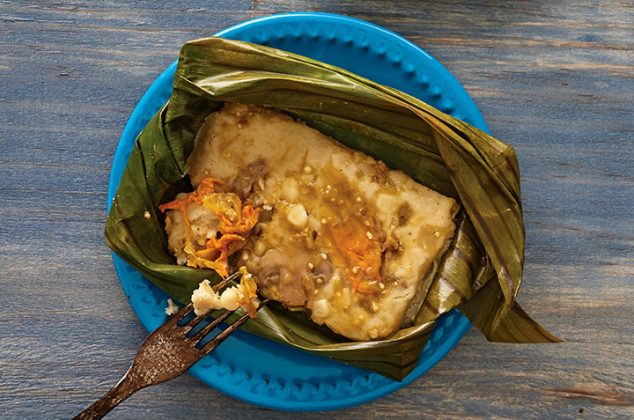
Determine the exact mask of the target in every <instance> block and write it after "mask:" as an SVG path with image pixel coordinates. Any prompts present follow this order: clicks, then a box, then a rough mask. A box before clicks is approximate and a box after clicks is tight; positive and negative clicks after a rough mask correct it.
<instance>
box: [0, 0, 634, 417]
mask: <svg viewBox="0 0 634 420" xmlns="http://www.w3.org/2000/svg"><path fill="white" fill-rule="evenodd" d="M215 3H216V2H205V1H202V0H196V1H189V2H185V1H169V2H165V1H156V2H143V3H141V2H132V1H120V2H114V1H102V2H89V1H65V2H47V1H42V2H28V3H26V2H21V1H16V2H6V1H0V126H1V127H2V128H1V129H0V150H2V154H0V173H1V174H2V180H1V181H0V264H1V265H0V267H1V270H0V288H1V290H2V298H0V410H1V412H2V414H3V416H4V417H7V418H33V417H38V418H41V417H45V418H67V417H69V416H71V415H73V414H76V413H77V412H79V411H80V409H81V408H83V407H84V406H85V405H86V404H87V403H89V402H91V401H92V400H93V399H95V398H96V397H98V396H99V395H100V394H101V393H102V392H103V391H105V390H106V389H107V388H108V387H109V386H110V385H112V384H113V383H114V382H116V380H118V378H119V376H120V375H121V374H122V373H123V371H124V370H125V368H126V366H127V364H128V362H129V361H130V360H131V359H132V357H133V355H134V353H135V352H136V349H137V346H138V345H139V344H140V342H141V341H142V339H143V337H144V336H145V333H144V331H143V330H142V328H141V326H140V325H139V323H138V321H137V319H136V318H135V316H134V314H133V313H132V311H131V309H130V307H129V305H128V303H127V302H126V299H125V296H124V295H123V292H122V290H121V288H120V286H119V283H118V280H117V278H116V275H115V273H114V270H113V268H112V262H111V258H110V253H109V250H108V248H107V247H106V245H105V243H104V239H103V225H104V218H105V201H106V190H107V184H108V176H109V171H110V165H111V162H112V158H113V154H114V151H115V148H116V145H117V142H118V138H119V136H120V134H121V131H122V129H123V126H124V124H125V122H126V120H127V118H128V116H129V114H130V113H131V111H132V109H133V108H134V106H135V104H136V102H137V101H138V99H139V98H140V97H141V95H142V94H143V92H144V91H145V89H146V88H147V87H148V86H149V84H150V83H151V82H152V80H153V79H154V78H155V77H156V76H157V75H158V74H159V73H160V72H161V71H162V70H163V69H164V68H165V67H166V66H167V65H168V64H169V63H170V62H171V61H173V60H174V59H175V57H176V56H177V53H178V49H179V46H180V45H181V44H182V43H183V42H185V41H186V40H188V39H192V38H196V37H201V36H205V35H209V34H211V33H213V32H215V31H217V30H219V29H221V28H224V27H226V26H228V25H230V24H233V23H237V22H239V21H242V20H244V19H248V18H252V17H256V16H262V15H267V14H270V13H278V12H286V11H291V10H319V11H326V12H333V13H343V14H348V15H351V16H355V17H359V18H362V19H367V20H370V21H372V22H375V23H377V24H379V25H382V26H385V27H387V28H389V29H392V30H394V31H396V32H398V33H400V34H402V35H404V36H406V37H408V38H409V39H411V40H412V41H414V42H415V43H417V44H419V45H421V46H423V47H424V48H425V49H426V50H427V51H428V52H430V53H431V54H432V55H434V56H436V57H437V58H438V59H440V61H441V62H443V63H444V64H445V65H446V67H447V68H448V69H449V70H450V71H451V72H452V73H453V74H454V75H456V77H457V78H458V79H460V80H461V81H462V82H463V84H464V85H465V86H466V88H467V90H468V91H469V92H470V93H471V95H472V97H473V98H474V99H475V101H476V103H477V104H478V105H479V107H480V109H481V110H482V112H483V114H484V116H485V118H486V119H487V121H488V123H489V126H490V127H491V130H492V132H493V133H494V134H495V135H496V136H497V137H499V138H501V139H503V140H505V141H507V142H509V143H511V144H512V145H513V146H514V147H515V148H516V150H517V153H518V155H519V159H520V165H521V171H522V183H523V184H522V185H523V200H524V210H525V219H526V231H527V244H526V245H527V247H526V249H527V251H526V257H527V262H526V273H525V278H524V280H525V283H524V287H523V290H522V291H521V293H520V301H521V303H522V304H523V306H524V307H525V308H526V309H527V311H528V312H529V313H531V314H532V315H533V316H535V317H536V318H537V319H538V320H540V321H542V322H543V323H544V324H545V325H546V326H547V327H548V328H550V329H551V330H552V331H553V332H554V333H556V334H557V335H559V336H560V337H563V338H565V339H566V340H567V341H566V342H565V343H563V344H560V345H535V346H517V345H502V344H495V345H494V344H489V343H487V342H486V340H485V339H484V338H483V337H482V336H481V335H480V334H479V333H478V332H477V331H475V330H472V331H471V332H470V333H469V334H468V335H467V336H466V337H465V339H463V340H462V342H461V343H460V344H459V346H458V347H457V348H456V349H455V350H454V351H452V352H451V353H450V354H449V355H448V356H447V357H446V358H445V359H444V360H443V361H441V362H440V363H439V364H438V365H437V366H436V367H435V368H434V369H433V370H432V371H430V372H429V373H428V374H427V375H425V376H424V377H423V378H421V379H420V380H418V381H416V382H415V383H413V384H411V385H410V386H408V387H406V388H405V389H402V390H400V391H398V392H396V393H394V394H392V395H390V396H388V397H386V398H382V399H380V400H378V401H376V402H374V403H372V404H368V405H365V406H362V407H357V408H353V409H349V410H345V411H341V412H337V413H329V414H327V416H331V417H348V416H356V417H359V416H360V417H386V416H387V417H402V416H405V417H422V416H429V417H442V418H464V417H516V418H523V417H530V418H533V417H592V418H594V417H611V418H628V417H629V418H631V417H634V357H633V356H632V355H633V354H634V327H633V321H634V303H633V302H634V252H633V251H634V216H633V212H632V207H634V118H633V116H634V29H633V28H634V27H633V22H634V7H633V5H632V3H631V2H629V1H609V2H583V1H576V0H562V1H558V2H550V1H544V0H541V1H532V2H496V1H485V2H479V1H468V0H460V1H454V2H447V3H443V2H429V3H421V2H418V1H409V0H408V1H399V2H396V1H378V0H371V1H364V2H356V1H319V2H317V1H310V0H295V1H289V0H279V1H268V0H261V1H253V2H249V1H242V0H230V1H224V2H217V4H215ZM150 415H151V416H157V417H188V418H204V417H209V416H214V417H215V416H218V417H236V418H243V417H252V416H257V417H263V418H268V417H275V418H278V417H289V418H291V417H295V415H291V414H283V413H277V412H272V411H269V410H265V409H261V408H258V407H254V406H250V405H247V404H245V403H242V402H239V401H235V400H233V399H231V398H228V397H225V396H223V395H220V394H219V393H218V392H216V391H214V390H212V389H210V388H207V387H206V386H204V385H202V384H201V383H199V382H198V381H197V380H195V379H193V378H192V377H190V376H185V377H181V378H179V379H177V380H176V381H173V382H170V383H167V384H163V385H160V386H157V387H154V388H150V389H147V390H144V391H142V392H140V393H139V394H138V395H136V396H134V397H133V398H132V399H130V400H129V401H127V402H126V403H125V404H123V405H122V406H121V407H119V408H117V409H116V410H115V411H114V412H113V416H112V417H113V418H140V417H144V416H150ZM323 416H324V414H320V413H314V414H308V415H306V417H307V418H317V417H323Z"/></svg>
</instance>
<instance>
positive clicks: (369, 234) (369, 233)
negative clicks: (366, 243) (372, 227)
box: [365, 231, 374, 239]
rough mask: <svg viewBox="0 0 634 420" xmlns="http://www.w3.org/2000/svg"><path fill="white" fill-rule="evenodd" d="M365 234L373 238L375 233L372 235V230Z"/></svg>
mask: <svg viewBox="0 0 634 420" xmlns="http://www.w3.org/2000/svg"><path fill="white" fill-rule="evenodd" d="M365 235H366V236H367V237H368V239H372V238H374V235H372V232H370V231H367V232H366V233H365Z"/></svg>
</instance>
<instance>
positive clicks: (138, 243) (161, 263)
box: [106, 38, 558, 380]
mask: <svg viewBox="0 0 634 420" xmlns="http://www.w3.org/2000/svg"><path fill="white" fill-rule="evenodd" d="M225 101H236V102H243V103H250V104H257V105H262V106H268V107H273V108H276V109H278V110H280V111H283V112H286V113H288V114H290V115H291V116H293V117H295V118H298V119H301V120H302V121H304V122H305V123H306V124H308V125H309V126H311V127H313V128H315V129H317V130H319V131H321V132H323V133H324V134H327V135H329V136H331V137H333V138H335V139H337V140H338V141H340V142H341V143H343V144H345V145H347V146H349V147H351V148H354V149H357V150H360V151H362V152H364V153H366V154H368V155H370V156H372V157H374V158H376V159H379V160H382V161H384V162H385V163H386V164H387V165H388V166H389V167H391V168H395V169H401V170H403V171H404V172H405V173H407V174H408V175H409V176H411V177H412V178H413V179H415V180H416V181H417V182H419V183H421V184H423V185H427V186H428V187H430V188H433V189H435V190H436V191H439V192H440V193H442V194H445V195H447V196H450V197H453V198H455V199H456V200H458V202H459V203H460V204H461V207H462V210H461V212H460V213H459V215H458V216H457V229H456V234H455V235H454V238H453V240H452V242H451V245H450V247H449V249H448V250H447V252H446V253H445V254H444V256H443V258H442V260H441V262H440V265H439V269H438V270H437V273H436V275H435V277H434V278H433V280H432V282H431V283H430V284H429V285H428V290H427V294H426V298H425V299H424V303H423V305H422V307H421V309H420V311H419V313H418V314H417V316H416V320H415V323H414V325H412V326H411V327H408V328H403V329H401V330H399V331H398V332H397V333H396V334H394V335H393V336H392V337H389V338H387V339H384V340H378V341H370V342H350V341H349V340H347V339H345V338H343V337H341V336H338V335H336V334H334V333H333V332H331V331H330V330H328V329H327V328H325V327H321V326H318V325H316V324H314V323H313V322H311V321H310V320H309V319H308V317H307V316H305V315H304V314H302V313H293V312H290V311H288V310H286V309H284V308H283V307H281V306H280V305H277V304H272V305H268V306H267V307H266V308H264V309H262V310H261V311H260V313H259V314H258V317H257V318H256V319H253V320H250V321H249V322H248V323H247V324H245V326H244V327H243V329H244V330H246V331H249V332H251V333H253V334H257V335H259V336H262V337H266V338H269V339H271V340H274V341H277V342H281V343H284V344H288V345H290V346H293V347H296V348H299V349H303V350H306V351H309V352H312V353H316V354H319V355H323V356H327V357H330V358H333V359H337V360H340V361H342V362H345V363H348V364H351V365H354V366H358V367H362V368H366V369H370V370H373V371H376V372H378V373H380V374H382V375H384V376H387V377H390V378H393V379H396V380H401V379H403V378H404V377H405V376H406V375H407V374H408V373H409V372H410V371H411V370H412V369H413V368H414V367H415V366H416V363H417V361H418V359H419V357H420V354H421V351H422V348H423V346H424V345H425V343H426V340H427V339H428V337H429V335H430V333H431V331H432V329H433V327H434V325H435V322H436V320H437V319H438V317H439V316H440V315H442V314H443V313H445V312H448V311H450V310H452V309H453V308H459V309H460V310H462V312H463V313H464V314H465V315H466V316H467V317H468V318H469V319H470V320H471V321H472V322H473V323H474V324H475V325H476V326H477V327H478V328H479V329H480V331H482V333H484V334H485V336H486V337H487V338H488V339H489V340H490V341H500V342H516V343H539V342H556V341H558V339H557V338H556V337H554V336H552V335H551V334H549V333H548V332H546V331H545V330H544V329H543V328H542V327H541V326H540V325H539V324H537V323H536V322H535V321H533V320H532V319H531V318H530V317H529V316H528V315H527V314H526V313H525V312H524V311H523V310H522V309H521V308H520V306H519V305H518V304H517V302H516V300H515V298H516V295H517V292H518V289H519V287H520V283H521V279H522V267H523V263H524V225H523V218H522V208H521V202H520V183H519V168H518V162H517V159H516V156H515V153H514V151H513V149H512V148H511V147H510V146H509V145H507V144H505V143H503V142H501V141H499V140H496V139H495V138H493V137H491V136H490V135H488V134H486V133H484V132H483V131H481V130H479V129H477V128H475V127H473V126H471V125H469V124H466V123H464V122H462V121H460V120H458V119H455V118H453V117H451V116H450V115H447V114H444V113H443V112H441V111H439V110H437V109H435V108H433V107H431V106H430V105H428V104H426V103H424V102H422V101H420V100H418V99H416V98H414V97H412V96H410V95H407V94H405V93H403V92H400V91H397V90H395V89H392V88H389V87H386V86H383V85H380V84H377V83H375V82H373V81H371V80H368V79H365V78H362V77H360V76H358V75H355V74H353V73H350V72H348V71H345V70H343V69H340V68H337V67H334V66H330V65H328V64H325V63H321V62H318V61H315V60H312V59H309V58H306V57H303V56H298V55H294V54H290V53H287V52H284V51H281V50H277V49H273V48H268V47H264V46H260V45H255V44H250V43H246V42H241V41H231V40H225V39H221V38H205V39H200V40H195V41H191V42H189V43H187V44H185V45H184V46H183V48H182V50H181V53H180V57H179V62H178V68H177V70H176V74H175V78H174V89H173V94H172V96H171V98H170V99H169V101H168V103H167V104H166V105H165V106H164V107H163V108H162V109H161V110H160V111H159V112H158V113H157V114H156V115H155V116H154V117H153V118H152V120H151V121H150V122H149V123H148V125H147V126H146V127H145V129H144V130H143V131H142V132H141V134H140V135H139V136H138V138H137V140H136V143H135V146H134V150H133V151H132V154H131V156H130V158H129V161H128V164H127V167H126V170H125V172H124V175H123V178H122V179H121V183H120V185H119V188H118V190H117V194H116V197H115V199H114V202H113V205H112V207H111V210H110V213H109V215H108V219H107V224H106V239H107V242H108V245H109V246H110V248H112V250H114V252H116V253H117V254H118V255H119V256H120V257H121V258H123V259H124V260H125V261H127V262H128V263H130V264H131V265H133V266H134V267H136V268H137V269H138V270H139V271H140V272H141V273H143V275H144V276H145V277H147V278H148V279H149V280H150V281H152V282H153V283H154V284H155V285H157V286H158V287H160V288H161V289H163V290H164V291H165V292H167V293H168V294H169V295H171V296H173V297H174V298H176V299H177V300H179V301H180V302H182V303H185V302H189V300H190V296H191V293H192V291H193V290H194V289H196V288H197V287H198V284H199V283H200V282H201V281H202V280H203V279H210V280H211V281H212V283H213V282H215V281H218V280H219V278H218V277H217V276H216V275H215V273H214V272H212V271H210V270H202V269H193V268H189V267H185V266H178V265H176V263H175V259H174V257H173V256H172V255H170V254H169V252H168V249H167V238H166V234H165V232H164V229H163V223H164V217H163V216H162V215H161V214H160V212H158V210H157V208H158V205H159V204H160V203H163V202H165V201H168V200H170V199H172V198H173V197H174V196H175V195H176V194H177V193H179V192H183V191H191V185H190V184H189V181H188V178H187V176H186V174H185V164H186V161H187V158H188V156H189V154H190V153H191V151H192V149H193V146H194V139H195V136H196V133H197V131H198V129H199V128H200V126H201V125H202V123H203V121H204V119H205V118H206V117H207V115H208V114H209V113H210V112H214V111H216V110H218V109H219V108H220V107H221V106H222V104H223V103H224V102H225ZM412 205H415V203H412ZM146 211H149V212H150V215H151V217H150V219H149V220H148V219H146V218H145V217H144V213H145V212H146Z"/></svg>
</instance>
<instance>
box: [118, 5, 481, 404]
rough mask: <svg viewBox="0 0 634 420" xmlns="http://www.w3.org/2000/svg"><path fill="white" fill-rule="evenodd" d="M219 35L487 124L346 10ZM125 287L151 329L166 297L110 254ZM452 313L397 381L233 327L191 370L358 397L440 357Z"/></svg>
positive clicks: (150, 94) (226, 383) (268, 400)
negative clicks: (349, 73) (308, 61)
mask: <svg viewBox="0 0 634 420" xmlns="http://www.w3.org/2000/svg"><path fill="white" fill-rule="evenodd" d="M216 35H217V36H221V37H225V38H230V39H236V40H243V41H250V42H254V43H258V44H263V45H269V46H272V47H276V48H280V49H283V50H286V51H291V52H294V53H297V54H302V55H305V56H308V57H312V58H314V59H317V60H321V61H324V62H327V63H330V64H334V65H336V66H340V67H343V68H345V69H348V70H350V71H352V72H355V73H357V74H360V75H362V76H365V77H367V78H370V79H373V80H375V81H377V82H379V83H382V84H385V85H389V86H392V87H394V88H397V89H400V90H402V91H405V92H407V93H409V94H411V95H413V96H416V97H418V98H420V99H422V100H423V101H425V102H427V103H429V104H431V105H433V106H435V107H436V108H438V109H440V110H442V111H444V112H447V113H450V114H452V115H454V116H455V117H458V118H461V119H462V120H464V121H467V122H469V123H471V124H473V125H475V126H477V127H479V128H481V129H483V130H487V126H486V123H485V122H484V119H483V118H482V115H481V114H480V112H479V111H478V108H477V107H476V106H475V104H474V103H473V101H472V100H471V98H470V97H469V95H468V94H467V93H466V92H465V90H464V89H463V88H462V86H461V85H460V83H459V82H458V81H457V80H456V79H455V78H454V77H453V76H452V75H451V74H450V73H449V71H448V70H447V69H445V68H444V67H443V66H442V65H441V64H440V63H439V62H438V61H437V60H436V59H434V58H433V57H431V56H430V55H429V54H427V53H426V52H425V51H423V50H422V49H420V48H419V47H417V46H416V45H414V44H412V43H411V42H409V41H407V40H406V39H404V38H402V37H400V36H399V35H397V34H395V33H393V32H390V31H388V30H386V29H384V28H381V27H379V26H376V25H373V24H371V23H368V22H364V21H362V20H358V19H352V18H349V17H344V16H339V15H331V14H324V13H292V14H281V15H273V16H268V17H264V18H260V19H254V20H250V21H247V22H244V23H241V24H238V25H236V26H233V27H231V28H228V29H225V30H223V31H220V32H218V33H217V34H216ZM175 69H176V62H174V63H172V65H170V66H169V67H168V68H167V69H166V70H165V71H164V72H163V73H162V74H161V75H160V76H159V77H158V78H157V79H156V80H155V81H154V83H153V84H152V85H151V86H150V88H149V89H148V90H147V92H146V93H145V95H143V98H141V101H140V102H139V104H138V105H137V107H136V108H135V110H134V112H133V113H132V115H131V116H130V119H129V120H128V123H127V125H126V127H125V129H124V131H123V134H122V136H121V141H120V143H119V146H118V148H117V151H116V154H115V158H114V163H113V166H112V173H111V175H110V185H109V189H108V209H109V208H110V203H111V202H112V198H113V197H114V195H115V192H116V189H117V186H118V185H119V181H120V180H121V176H122V175H123V171H124V168H125V166H126V163H127V161H128V157H129V155H130V153H131V151H132V148H133V144H134V141H135V139H136V137H137V135H138V134H139V133H140V132H141V130H142V129H143V128H144V127H145V125H146V124H147V123H148V121H149V120H150V118H151V117H152V116H153V115H154V114H155V113H156V111H158V110H159V109H160V108H161V107H162V106H163V105H164V104H165V102H166V101H167V99H168V98H169V96H170V94H171V91H172V82H173V78H174V71H175ZM113 259H114V265H115V268H116V270H117V274H118V275H119V279H120V280H121V285H122V287H123V289H124V291H125V293H126V295H127V297H128V299H129V301H130V304H131V305H132V308H133V309H134V311H135V312H136V314H137V316H138V317H139V319H140V320H141V323H142V324H143V326H144V327H145V328H146V329H147V330H148V331H153V330H154V329H156V328H157V327H158V326H159V325H161V324H162V323H163V322H164V321H165V318H166V316H165V314H164V312H163V311H164V308H165V306H166V299H167V297H168V296H167V295H166V294H165V293H163V292H162V291H161V290H159V289H158V288H156V287H155V286H154V285H152V284H151V283H150V282H149V281H148V280H147V279H145V278H143V276H141V274H139V273H138V272H137V271H136V270H135V269H134V268H133V267H131V266H130V265H128V264H127V263H126V262H124V261H123V260H121V259H120V258H119V257H117V256H116V255H113ZM470 325H471V324H470V323H469V321H468V320H467V319H466V318H465V317H464V316H462V315H461V314H460V313H459V312H457V311H455V310H454V311H452V312H450V313H448V314H446V315H444V316H443V317H441V318H440V320H439V321H438V323H437V325H436V328H435V329H434V332H433V334H432V336H431V338H430V340H429V342H428V343H427V345H426V346H425V348H424V350H423V352H422V355H421V359H420V361H419V362H418V365H417V366H416V368H415V369H414V370H413V371H412V372H411V373H410V374H409V375H408V376H407V377H406V378H405V379H404V380H403V381H402V382H397V381H393V380H390V379H387V378H385V377H383V376H381V375H378V374H376V373H373V372H370V371H366V370H362V369H358V368H354V367H350V366H346V365H344V364H342V363H339V362H336V361H332V360H329V359H326V358H322V357H318V356H313V355H311V354H308V353H306V352H303V351H300V350H296V349H293V348H291V347H287V346H283V345H280V344H277V343H273V342H270V341H268V340H265V339H262V338H259V337H255V336H252V335H250V334H247V333H242V332H240V331H238V332H237V333H235V334H234V335H233V336H232V337H230V338H229V339H228V340H227V341H226V342H225V343H224V344H223V345H222V346H220V347H219V348H218V349H217V350H216V351H215V352H213V353H212V354H210V355H208V356H207V357H205V358H204V359H202V360H201V361H200V362H198V363H197V364H196V365H194V366H193V367H192V368H191V369H190V372H191V373H192V374H193V375H194V376H195V377H197V378H199V379H200V380H201V381H203V382H204V383H206V384H207V385H209V386H212V387H214V388H216V389H217V390H219V391H221V392H223V393H225V394H227V395H230V396H232V397H235V398H238V399H240V400H244V401H247V402H250V403H253V404H257V405H260V406H264V407H269V408H274V409H282V410H295V411H316V410H332V409H339V408H344V407H350V406H354V405H358V404H362V403H365V402H368V401H371V400H374V399H376V398H379V397H381V396H383V395H386V394H388V393H390V392H392V391H395V390H397V389H399V388H401V387H403V386H405V385H407V384H409V383H410V382H412V381H413V380H415V379H417V378H419V377H420V376H421V375H423V374H424V373H425V372H426V371H427V370H429V369H430V368H431V367H432V366H434V365H435V364H436V363H437V362H438V361H439V360H440V359H442V358H443V357H444V356H445V355H446V354H447V353H448V352H449V351H450V350H451V349H452V348H453V347H454V346H455V345H456V344H457V343H458V341H459V340H460V339H461V338H462V336H463V335H464V334H465V333H466V332H467V330H468V329H469V327H470Z"/></svg>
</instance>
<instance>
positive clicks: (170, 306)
mask: <svg viewBox="0 0 634 420" xmlns="http://www.w3.org/2000/svg"><path fill="white" fill-rule="evenodd" d="M178 309H179V307H178V305H177V304H175V303H174V301H173V300H172V299H170V298H168V299H167V306H166V307H165V314H166V315H168V316H170V315H174V314H175V313H176V312H178Z"/></svg>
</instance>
